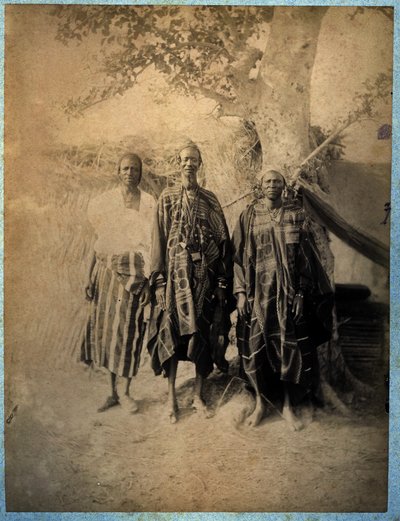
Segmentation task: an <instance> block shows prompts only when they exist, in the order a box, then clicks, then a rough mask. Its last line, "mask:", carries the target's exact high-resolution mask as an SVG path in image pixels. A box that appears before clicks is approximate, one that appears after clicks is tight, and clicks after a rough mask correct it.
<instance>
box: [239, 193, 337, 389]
mask: <svg viewBox="0 0 400 521" xmlns="http://www.w3.org/2000/svg"><path fill="white" fill-rule="evenodd" d="M233 242H234V250H235V255H234V261H235V278H236V279H237V281H235V287H237V288H240V291H245V292H246V295H247V299H248V302H249V304H250V307H251V313H250V315H249V316H248V317H247V318H246V319H245V320H239V321H238V326H237V337H238V347H239V351H240V354H241V357H242V365H243V369H244V371H245V373H246V375H247V377H248V379H249V381H250V383H251V384H252V386H253V387H254V388H255V389H257V390H259V391H260V392H261V393H264V394H268V392H269V389H268V387H269V382H268V381H266V380H267V377H266V375H268V374H271V373H274V374H275V375H276V376H277V377H278V378H279V380H281V381H284V382H289V383H291V384H295V385H298V384H300V385H305V386H308V385H310V384H311V381H312V377H313V375H312V372H313V370H314V369H315V367H313V364H314V361H315V348H316V346H317V345H319V344H320V343H322V342H321V340H323V341H326V340H327V339H329V336H330V332H331V317H332V299H331V296H332V289H331V287H330V284H329V280H328V278H327V276H326V274H325V272H324V271H323V269H322V266H321V264H320V262H319V259H318V252H317V251H316V249H315V248H314V247H313V244H312V240H311V237H310V234H309V233H308V231H307V220H306V219H305V214H304V210H303V209H302V208H300V207H298V206H296V205H294V204H291V203H287V204H286V205H285V206H284V207H282V209H281V212H280V213H279V214H278V215H277V217H276V218H275V219H273V218H272V217H271V214H270V212H269V211H268V209H267V208H265V207H264V206H263V205H262V203H255V204H254V205H250V206H249V207H248V208H247V209H246V210H245V211H244V212H243V214H242V215H241V218H240V220H239V223H238V225H237V227H236V229H235V232H234V235H233ZM300 289H301V290H302V291H303V292H304V297H305V299H304V305H305V308H304V313H303V320H302V321H301V322H298V323H295V322H294V320H293V314H292V309H291V308H292V304H293V299H294V295H295V292H296V291H297V290H300ZM312 330H314V331H312Z"/></svg>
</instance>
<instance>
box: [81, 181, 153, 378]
mask: <svg viewBox="0 0 400 521" xmlns="http://www.w3.org/2000/svg"><path fill="white" fill-rule="evenodd" d="M154 206H155V204H154V200H153V199H152V198H151V197H150V196H148V195H147V194H144V192H141V202H140V208H139V210H138V211H137V210H134V209H130V208H126V207H125V205H124V203H123V199H122V194H121V191H120V189H119V188H118V189H116V190H111V191H110V192H106V193H105V194H102V195H101V196H99V197H97V198H96V199H94V200H93V201H92V202H91V203H90V205H89V209H88V214H89V219H90V221H91V222H92V224H93V226H94V227H95V231H96V234H97V241H96V243H95V256H96V262H95V265H94V268H93V271H92V284H93V286H94V298H93V300H92V301H91V303H90V313H89V319H88V323H87V327H86V334H85V338H84V341H83V343H82V349H81V361H84V362H86V363H87V364H91V363H94V364H95V365H96V366H97V367H104V368H106V369H108V370H109V371H110V372H112V373H114V374H115V375H117V376H124V377H129V378H131V377H132V376H135V375H136V374H137V371H138V368H139V363H140V355H141V350H142V345H143V337H144V333H145V323H144V309H143V307H141V306H140V305H139V300H140V296H141V293H142V290H143V287H144V285H145V283H146V282H147V280H148V279H147V277H146V259H148V258H149V248H150V246H149V244H150V230H149V227H151V221H152V216H153V214H154ZM147 269H148V267H147Z"/></svg>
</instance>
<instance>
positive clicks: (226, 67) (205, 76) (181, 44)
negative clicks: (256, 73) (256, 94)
mask: <svg viewBox="0 0 400 521" xmlns="http://www.w3.org/2000/svg"><path fill="white" fill-rule="evenodd" d="M53 14H54V15H55V16H57V17H58V19H59V24H58V32H57V39H58V40H60V41H61V42H63V43H64V44H66V45H68V44H70V43H71V42H73V41H76V42H82V41H83V40H84V39H85V38H87V37H88V36H90V35H98V37H99V39H100V46H101V53H100V62H99V72H101V74H102V78H103V84H102V85H101V86H94V87H91V88H90V89H89V91H88V92H86V93H84V94H83V95H82V96H80V97H78V98H76V99H73V100H70V101H69V102H68V104H67V105H66V107H65V109H66V111H67V112H68V113H70V114H76V113H79V112H81V111H82V110H84V109H86V108H88V107H89V106H91V105H93V104H95V103H98V102H100V101H102V100H104V99H108V98H110V97H112V96H114V95H118V94H123V93H124V92H125V91H126V90H127V89H129V88H131V87H133V86H134V85H135V83H136V82H137V81H138V78H139V77H140V75H141V74H142V73H144V71H145V70H147V69H148V68H150V67H154V69H155V70H156V71H157V72H159V73H161V74H162V75H163V76H164V77H165V78H166V79H167V82H168V84H169V86H170V87H171V88H172V89H173V90H176V91H179V92H181V93H185V94H189V93H191V94H193V93H194V94H201V95H203V96H207V97H209V98H212V99H214V100H216V102H217V103H219V104H221V105H223V106H224V105H226V104H227V103H230V102H233V103H234V102H237V101H238V100H239V99H240V97H241V95H242V93H243V92H244V91H248V89H249V85H250V83H251V77H250V75H251V71H252V69H254V68H255V67H256V64H257V61H258V60H259V59H260V58H261V56H262V51H261V50H260V49H259V48H257V46H256V42H257V39H258V38H260V36H261V34H262V32H263V31H264V30H265V27H266V24H267V23H268V22H269V21H270V20H271V19H272V15H273V8H272V7H267V6H261V7H260V6H259V7H254V6H243V7H241V6H235V7H234V6H218V7H212V6H190V7H189V6H188V7H178V6H129V7H128V6H88V5H81V6H78V5H77V6H73V7H72V6H64V5H59V6H56V7H55V8H54V10H53Z"/></svg>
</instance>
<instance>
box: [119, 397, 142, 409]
mask: <svg viewBox="0 0 400 521" xmlns="http://www.w3.org/2000/svg"><path fill="white" fill-rule="evenodd" d="M119 403H120V404H121V405H122V407H123V409H126V410H127V411H129V412H130V413H131V414H135V413H137V412H138V411H139V404H138V403H137V401H136V400H134V399H133V398H132V397H131V396H127V395H126V394H125V395H124V396H121V397H120V399H119Z"/></svg>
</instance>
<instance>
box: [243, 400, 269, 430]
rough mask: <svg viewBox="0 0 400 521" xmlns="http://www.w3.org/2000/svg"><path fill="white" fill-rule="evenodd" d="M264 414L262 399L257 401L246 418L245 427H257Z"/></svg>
mask: <svg viewBox="0 0 400 521" xmlns="http://www.w3.org/2000/svg"><path fill="white" fill-rule="evenodd" d="M264 414H265V405H264V404H263V402H262V401H257V402H256V406H255V408H254V411H253V412H252V413H251V414H250V416H249V417H248V418H247V421H246V425H247V427H257V425H259V424H260V422H261V420H262V419H263V417H264Z"/></svg>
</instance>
